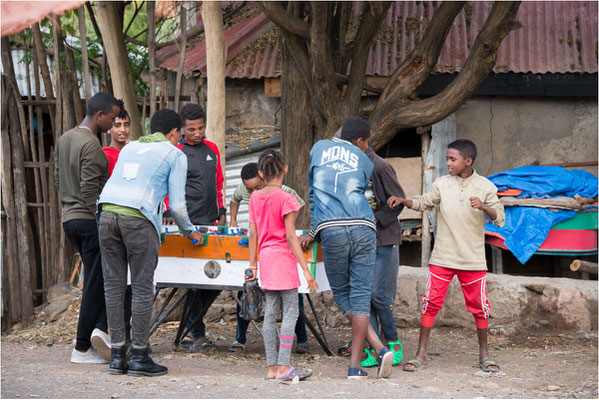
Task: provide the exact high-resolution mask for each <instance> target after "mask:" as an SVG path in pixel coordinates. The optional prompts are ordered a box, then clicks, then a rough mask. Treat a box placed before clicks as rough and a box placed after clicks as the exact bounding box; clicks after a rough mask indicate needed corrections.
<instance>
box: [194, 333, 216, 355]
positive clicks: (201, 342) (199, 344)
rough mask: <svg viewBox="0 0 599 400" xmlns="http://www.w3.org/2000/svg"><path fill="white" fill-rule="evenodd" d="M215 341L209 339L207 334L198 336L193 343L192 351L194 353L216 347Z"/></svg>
mask: <svg viewBox="0 0 599 400" xmlns="http://www.w3.org/2000/svg"><path fill="white" fill-rule="evenodd" d="M214 347H215V346H214V342H213V341H212V340H210V339H208V338H207V337H206V336H202V337H201V338H198V339H197V340H196V341H195V342H194V343H193V345H191V349H190V351H191V352H192V353H203V352H206V351H208V350H211V349H214Z"/></svg>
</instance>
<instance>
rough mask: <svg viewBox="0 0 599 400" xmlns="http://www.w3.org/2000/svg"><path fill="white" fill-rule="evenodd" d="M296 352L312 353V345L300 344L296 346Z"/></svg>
mask: <svg viewBox="0 0 599 400" xmlns="http://www.w3.org/2000/svg"><path fill="white" fill-rule="evenodd" d="M295 353H296V354H310V347H308V345H307V344H298V345H297V347H296V348H295Z"/></svg>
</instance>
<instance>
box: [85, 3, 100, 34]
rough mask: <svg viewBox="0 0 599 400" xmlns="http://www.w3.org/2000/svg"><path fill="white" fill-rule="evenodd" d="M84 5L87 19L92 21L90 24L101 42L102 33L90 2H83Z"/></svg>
mask: <svg viewBox="0 0 599 400" xmlns="http://www.w3.org/2000/svg"><path fill="white" fill-rule="evenodd" d="M85 7H87V12H88V13H89V19H90V20H91V21H92V25H93V26H94V32H96V37H97V38H98V40H99V41H100V43H101V42H102V34H101V33H100V27H99V26H98V22H97V21H96V16H95V15H94V9H93V8H92V5H91V3H90V2H89V1H88V2H87V3H85Z"/></svg>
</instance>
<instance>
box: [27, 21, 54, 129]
mask: <svg viewBox="0 0 599 400" xmlns="http://www.w3.org/2000/svg"><path fill="white" fill-rule="evenodd" d="M32 32H33V47H34V48H35V54H36V55H37V61H38V63H39V65H40V71H41V73H42V79H43V81H44V89H45V91H46V99H48V100H55V98H54V89H53V88H52V79H51V78H50V68H48V62H47V60H46V48H45V47H44V42H43V40H42V32H41V31H40V26H39V24H33V25H32ZM55 106H56V105H55V104H54V105H50V106H48V109H49V114H50V124H51V125H52V131H53V132H56V124H55V122H54V118H55V113H56V110H55Z"/></svg>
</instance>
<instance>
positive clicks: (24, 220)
mask: <svg viewBox="0 0 599 400" xmlns="http://www.w3.org/2000/svg"><path fill="white" fill-rule="evenodd" d="M3 39H4V38H3ZM3 51H4V49H3ZM13 97H14V95H13ZM17 101H18V99H14V98H13V103H12V104H10V103H9V105H8V120H9V124H10V136H11V138H16V137H17V136H18V134H19V127H20V123H19V115H18V111H17V107H16V103H17ZM12 144H13V146H12V156H13V159H12V161H13V163H12V167H13V168H12V171H13V183H14V198H13V201H14V203H15V219H16V224H17V237H16V238H17V243H18V249H19V253H18V254H19V259H18V260H19V261H18V264H19V286H20V290H21V310H22V317H23V319H26V318H28V317H30V316H31V315H33V296H32V287H31V270H32V268H31V267H32V264H33V263H32V247H31V245H30V236H29V235H28V234H29V232H30V229H31V227H30V226H29V217H28V212H27V205H26V203H27V196H26V194H25V185H26V182H25V167H24V165H23V162H24V161H25V160H24V151H23V147H22V142H21V141H20V140H14V141H12Z"/></svg>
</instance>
